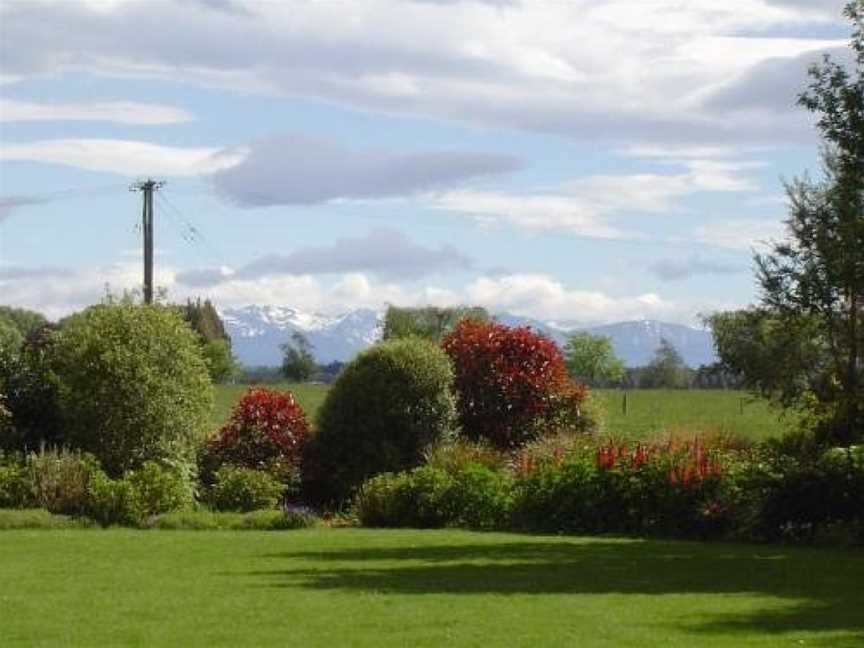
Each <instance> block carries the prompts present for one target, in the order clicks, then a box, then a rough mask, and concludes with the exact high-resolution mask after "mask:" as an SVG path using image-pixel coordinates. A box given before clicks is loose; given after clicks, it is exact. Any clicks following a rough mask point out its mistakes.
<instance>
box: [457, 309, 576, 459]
mask: <svg viewBox="0 0 864 648" xmlns="http://www.w3.org/2000/svg"><path fill="white" fill-rule="evenodd" d="M442 346H443V348H444V351H446V353H447V355H449V356H450V360H451V361H452V362H453V366H454V369H455V372H456V380H455V386H456V391H457V393H458V395H459V400H458V407H459V423H460V424H461V426H462V433H463V434H464V435H465V436H467V437H468V438H470V439H473V440H480V439H483V440H487V441H489V442H490V443H492V444H493V445H495V446H496V447H498V448H501V449H505V450H512V449H513V448H516V447H519V446H521V445H523V444H525V443H526V442H528V441H531V440H533V439H535V438H537V437H539V436H541V435H543V434H546V433H549V432H556V431H560V429H561V428H571V429H573V428H575V429H584V428H585V427H586V426H587V425H588V421H587V418H586V417H585V416H584V411H583V409H582V405H583V402H584V400H585V396H586V391H587V390H586V388H585V386H584V385H580V384H578V383H573V382H572V381H570V379H569V378H568V376H567V370H566V368H565V366H564V358H563V357H562V355H561V351H560V349H559V348H558V347H557V346H556V344H555V343H554V342H553V341H552V340H550V339H549V338H547V337H545V336H544V335H541V334H539V333H536V332H534V331H532V330H531V329H530V328H529V327H527V326H526V327H518V328H511V327H509V326H505V325H503V324H499V323H498V322H491V321H485V322H484V321H478V320H470V319H465V320H462V321H461V322H459V324H457V325H456V328H455V329H454V330H453V331H452V332H451V333H449V334H448V335H447V336H446V337H445V338H444V340H443V341H442Z"/></svg>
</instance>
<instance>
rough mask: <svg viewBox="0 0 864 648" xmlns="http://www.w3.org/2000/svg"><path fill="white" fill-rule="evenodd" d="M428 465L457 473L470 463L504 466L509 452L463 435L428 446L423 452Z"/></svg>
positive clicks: (492, 466) (493, 467)
mask: <svg viewBox="0 0 864 648" xmlns="http://www.w3.org/2000/svg"><path fill="white" fill-rule="evenodd" d="M423 458H424V460H425V463H426V465H427V466H431V467H433V468H440V469H441V470H444V471H446V472H449V473H455V472H458V471H459V470H461V469H462V468H464V467H466V466H467V465H468V464H477V465H479V466H485V467H486V468H492V469H495V468H502V467H503V466H505V465H506V463H507V454H506V453H505V452H503V451H501V450H499V449H498V448H494V447H492V445H490V444H489V443H488V442H485V441H469V440H468V439H464V438H461V437H457V438H455V439H450V438H447V439H444V440H442V441H439V442H438V443H435V444H433V445H432V446H430V447H429V448H427V450H426V452H425V453H424V454H423Z"/></svg>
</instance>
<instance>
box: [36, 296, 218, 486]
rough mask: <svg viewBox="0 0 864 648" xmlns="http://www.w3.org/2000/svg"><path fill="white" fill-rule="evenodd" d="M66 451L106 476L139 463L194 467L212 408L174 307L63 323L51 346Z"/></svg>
mask: <svg viewBox="0 0 864 648" xmlns="http://www.w3.org/2000/svg"><path fill="white" fill-rule="evenodd" d="M51 364H52V368H53V370H54V373H55V375H56V377H57V379H58V385H59V386H58V391H59V394H58V401H59V404H60V410H61V413H62V417H63V422H64V432H65V435H64V438H65V440H66V442H67V443H69V445H71V446H73V447H77V448H81V449H83V450H86V451H89V452H92V453H93V454H94V455H96V457H97V458H98V459H99V461H100V462H101V464H102V466H103V467H104V468H105V470H106V471H107V472H108V473H109V474H110V475H112V476H118V477H119V476H121V475H122V474H123V473H124V472H125V471H126V470H129V469H134V468H138V467H140V466H142V465H143V464H144V462H146V461H159V462H167V463H169V464H174V465H176V464H178V463H184V464H186V463H191V462H193V461H194V453H195V441H196V439H198V438H199V437H200V435H201V433H202V431H203V427H204V426H205V425H206V423H207V420H208V417H209V414H210V410H211V408H212V402H213V401H212V398H213V395H212V385H211V384H210V377H209V374H208V372H207V365H206V364H205V362H204V359H203V358H202V356H201V350H200V344H199V343H198V339H197V338H196V335H195V333H194V332H193V331H192V329H190V328H189V326H188V325H187V324H186V322H184V321H183V319H182V318H181V317H180V315H179V313H178V312H177V310H176V309H175V308H171V307H168V306H161V305H146V306H145V305H135V304H131V303H118V304H104V305H100V306H94V307H91V308H88V309H86V310H84V311H82V312H81V313H78V314H76V315H73V316H72V317H70V318H69V319H67V320H66V321H65V322H64V323H63V324H62V326H61V329H60V331H59V332H58V333H57V334H56V338H55V340H54V344H53V345H52V346H51Z"/></svg>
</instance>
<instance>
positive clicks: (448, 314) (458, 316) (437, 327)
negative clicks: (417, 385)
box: [382, 306, 489, 342]
mask: <svg viewBox="0 0 864 648" xmlns="http://www.w3.org/2000/svg"><path fill="white" fill-rule="evenodd" d="M463 319H472V320H478V321H485V320H488V319H489V313H487V312H486V310H485V309H484V308H481V307H479V306H455V307H450V308H439V307H437V306H424V307H422V308H401V307H398V306H388V307H387V312H386V313H385V314H384V330H383V332H382V338H383V339H384V340H393V339H396V338H404V337H421V338H425V339H427V340H432V341H434V342H439V341H440V340H441V339H442V338H443V337H444V336H445V335H447V334H448V333H450V332H451V331H452V330H453V329H454V328H455V327H456V325H457V324H458V323H459V322H460V321H462V320H463Z"/></svg>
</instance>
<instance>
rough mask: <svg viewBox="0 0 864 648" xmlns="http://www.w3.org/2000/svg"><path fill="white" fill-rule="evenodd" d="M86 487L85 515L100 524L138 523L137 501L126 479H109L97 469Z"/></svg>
mask: <svg viewBox="0 0 864 648" xmlns="http://www.w3.org/2000/svg"><path fill="white" fill-rule="evenodd" d="M87 489H88V493H87V495H88V499H87V517H89V518H91V519H92V520H95V521H96V522H98V523H99V524H101V525H102V526H111V525H112V524H119V525H123V526H134V525H135V524H137V523H138V521H139V509H138V502H137V501H136V497H135V490H134V489H133V487H132V484H131V483H130V482H129V481H128V480H126V479H111V478H110V477H108V475H106V474H105V473H104V472H102V471H99V472H96V473H94V474H93V475H92V476H91V477H90V482H89V484H88V485H87Z"/></svg>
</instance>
